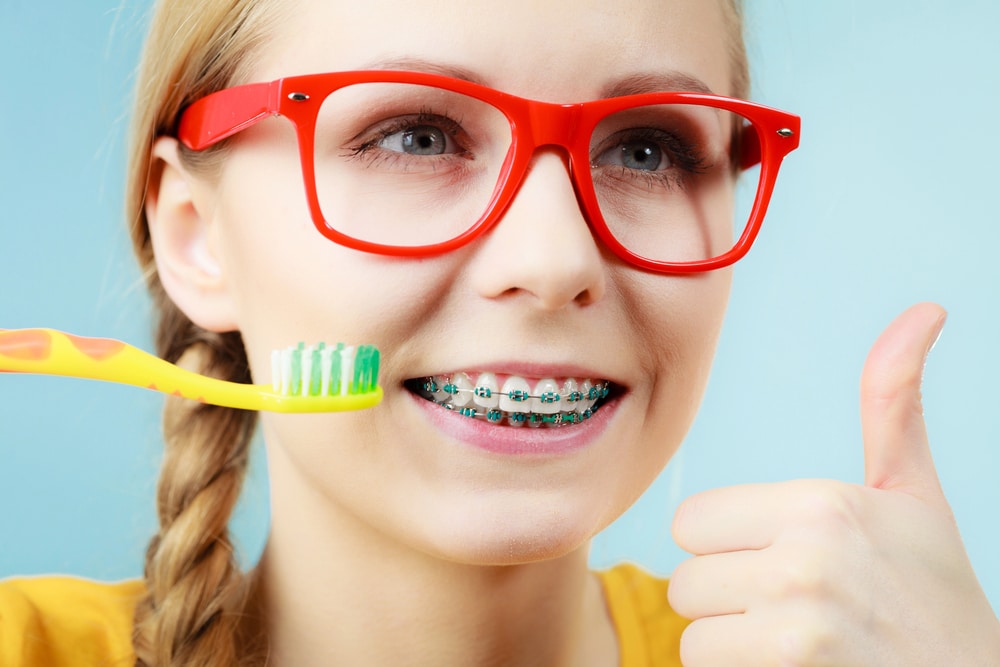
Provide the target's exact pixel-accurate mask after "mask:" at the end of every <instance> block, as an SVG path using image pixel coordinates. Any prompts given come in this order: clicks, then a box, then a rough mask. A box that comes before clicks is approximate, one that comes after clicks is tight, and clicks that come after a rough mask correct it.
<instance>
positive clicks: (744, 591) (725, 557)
mask: <svg viewBox="0 0 1000 667" xmlns="http://www.w3.org/2000/svg"><path fill="white" fill-rule="evenodd" d="M760 553H761V552H759V551H734V552H729V553H720V554H711V555H708V556H696V557H694V558H689V559H687V560H686V561H684V562H682V563H681V564H680V565H678V566H677V568H676V569H675V570H674V572H673V574H672V575H670V587H669V588H668V589H667V600H668V601H669V602H670V606H671V607H672V608H673V610H674V611H676V612H677V613H678V614H680V615H681V616H683V617H684V618H690V619H696V618H705V617H706V616H724V615H727V614H740V613H743V612H744V611H746V610H747V609H748V608H749V605H750V603H751V601H752V600H755V599H757V598H759V595H758V594H757V593H756V592H755V591H756V589H757V588H758V587H759V586H760V574H761V573H760V567H759V565H760V563H759V561H760Z"/></svg>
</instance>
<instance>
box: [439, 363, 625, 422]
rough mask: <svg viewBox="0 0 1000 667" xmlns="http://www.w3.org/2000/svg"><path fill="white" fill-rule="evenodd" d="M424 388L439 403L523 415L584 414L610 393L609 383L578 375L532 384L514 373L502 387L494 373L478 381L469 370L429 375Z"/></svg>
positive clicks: (487, 374)
mask: <svg viewBox="0 0 1000 667" xmlns="http://www.w3.org/2000/svg"><path fill="white" fill-rule="evenodd" d="M424 390H425V391H426V392H427V393H428V394H429V395H430V397H431V398H433V400H435V401H436V402H438V403H441V404H442V405H447V406H451V407H455V408H464V407H467V406H469V405H470V403H471V404H472V405H475V406H477V407H479V408H482V409H483V410H492V409H500V410H503V411H504V412H513V413H523V414H529V413H536V414H543V415H554V414H557V413H560V412H577V413H580V414H583V413H586V412H588V411H589V410H590V409H591V408H593V407H594V403H596V402H597V400H598V399H599V398H603V397H604V396H607V394H608V383H607V382H603V381H596V382H595V381H593V380H589V379H585V380H582V381H577V380H576V379H575V378H567V379H565V380H563V381H562V382H557V381H556V380H555V379H553V378H543V379H541V380H538V381H536V382H535V384H534V387H532V385H531V383H530V382H529V381H528V380H527V379H525V378H523V377H520V376H517V375H511V376H508V377H507V378H506V379H505V380H504V382H503V386H502V387H501V386H500V382H499V380H498V378H497V376H496V375H495V374H494V373H480V374H479V376H478V377H477V378H476V380H475V382H473V381H472V378H470V377H469V375H468V374H467V373H455V374H453V375H451V376H435V377H431V378H427V379H426V380H425V381H424Z"/></svg>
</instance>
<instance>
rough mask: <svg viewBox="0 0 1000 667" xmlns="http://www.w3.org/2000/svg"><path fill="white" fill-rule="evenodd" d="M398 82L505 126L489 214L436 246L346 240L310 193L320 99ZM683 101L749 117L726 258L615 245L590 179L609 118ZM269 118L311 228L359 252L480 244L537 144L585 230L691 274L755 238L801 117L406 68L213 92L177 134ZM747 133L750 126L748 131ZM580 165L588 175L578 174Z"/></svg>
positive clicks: (655, 264)
mask: <svg viewBox="0 0 1000 667" xmlns="http://www.w3.org/2000/svg"><path fill="white" fill-rule="evenodd" d="M365 83H402V84H414V85H423V86H430V87H434V88H439V89H442V90H447V91H451V92H455V93H460V94H462V95H467V96H469V97H471V98H474V99H477V100H480V101H482V102H485V103H486V104H489V105H490V106H492V107H494V108H495V109H497V110H498V111H500V113H502V114H503V115H504V116H505V117H506V118H507V120H508V122H509V123H510V128H511V145H510V148H509V149H508V151H507V155H506V157H505V159H504V163H503V166H502V167H501V170H500V173H499V175H498V180H497V185H496V187H495V190H494V193H493V196H492V197H491V199H490V201H489V203H488V204H487V206H486V210H485V211H484V212H483V214H482V215H481V216H480V218H479V219H478V220H477V221H475V222H474V223H473V224H472V225H471V226H470V227H469V228H468V229H467V230H466V231H465V232H463V233H462V234H460V235H458V236H456V237H454V238H452V239H449V240H447V241H442V242H439V243H433V244H428V245H421V246H393V245H386V244H382V243H374V242H371V241H364V240H361V239H357V238H354V237H352V236H348V235H346V234H344V233H342V232H339V231H337V230H336V229H334V228H333V226H332V225H330V223H328V222H327V221H326V217H325V216H324V215H323V212H322V208H321V206H320V203H319V196H318V194H317V190H316V175H315V160H314V145H315V131H316V119H317V118H318V116H319V112H320V109H321V107H322V105H323V103H324V102H325V100H326V98H327V97H328V96H329V95H330V94H332V93H333V92H335V91H337V90H339V89H341V88H344V87H347V86H350V85H356V84H365ZM654 104H656V105H662V104H682V105H697V106H707V107H711V108H715V109H721V110H724V111H729V112H732V113H735V114H737V115H738V116H742V117H743V118H745V119H746V120H748V121H750V123H749V125H745V126H744V128H743V131H742V133H741V135H740V137H739V141H740V152H741V155H740V156H739V157H740V164H739V165H738V167H739V169H740V170H746V169H749V168H751V167H754V166H756V165H757V164H760V168H761V172H760V176H759V181H758V185H757V191H756V195H755V199H754V204H753V207H752V209H751V211H750V218H749V220H748V221H747V223H746V226H745V227H744V229H743V233H742V234H741V235H740V237H739V238H738V239H737V240H736V242H735V245H734V246H733V247H732V248H731V249H730V250H729V251H728V252H726V253H723V254H721V255H718V256H715V257H711V258H708V259H704V260H696V261H688V262H664V261H659V260H653V259H650V258H648V257H644V256H642V255H639V254H636V253H634V252H632V251H631V250H629V249H628V248H626V247H625V246H624V245H622V244H621V243H620V242H619V241H618V239H616V238H615V236H614V234H612V232H611V230H610V229H609V228H608V225H607V223H606V221H605V220H604V216H603V215H602V214H601V210H600V205H599V203H598V199H597V193H596V191H595V189H594V183H593V179H592V178H588V177H586V176H581V172H583V173H586V174H589V173H590V168H591V164H590V162H591V157H590V145H589V143H590V138H591V134H592V132H593V130H594V128H595V127H596V126H597V124H598V123H599V122H600V121H601V120H602V119H604V118H606V117H607V116H609V115H611V114H613V113H616V112H619V111H624V110H626V109H630V108H635V107H639V106H646V105H654ZM271 116H284V117H285V118H287V119H288V120H289V121H291V122H292V124H293V125H294V126H295V130H296V135H297V138H298V143H299V157H300V162H301V167H302V175H303V180H304V182H305V190H306V201H307V204H308V207H309V211H310V214H311V216H312V220H313V224H314V226H315V227H316V229H317V230H318V231H319V232H320V233H321V234H322V235H323V236H325V237H326V238H328V239H330V240H331V241H333V242H334V243H337V244H339V245H342V246H345V247H348V248H352V249H355V250H360V251H363V252H369V253H375V254H379V255H389V256H396V257H427V256H432V255H437V254H442V253H446V252H450V251H452V250H455V249H457V248H460V247H462V246H464V245H466V244H468V243H470V242H472V241H473V240H474V239H476V238H479V237H480V236H482V235H483V234H485V233H486V232H487V231H489V229H491V228H492V227H493V226H494V225H495V224H496V223H497V222H498V221H499V220H500V218H501V217H502V216H503V213H504V211H505V210H506V209H507V207H508V206H509V205H510V203H511V202H512V201H513V199H514V197H515V195H516V193H517V191H518V189H519V188H520V185H521V183H522V181H523V180H524V177H525V175H526V174H527V171H528V167H529V165H530V163H531V160H532V159H533V157H534V155H535V153H536V151H538V149H539V148H542V147H547V146H555V147H559V148H562V149H563V150H564V151H565V152H566V156H567V158H568V166H569V172H570V179H571V181H572V183H573V186H574V190H575V192H576V195H577V199H578V201H579V203H580V205H581V208H582V212H583V213H584V218H585V219H586V221H587V224H588V226H589V227H590V229H591V231H592V232H593V233H594V234H596V235H597V237H598V238H599V239H600V240H601V242H602V243H603V244H604V245H605V246H606V247H607V248H609V249H610V250H611V251H612V252H613V253H614V254H615V255H617V256H618V257H620V258H621V259H623V260H624V261H626V262H628V263H629V264H632V265H634V266H638V267H640V268H642V269H645V270H648V271H652V272H657V273H681V274H683V273H697V272H703V271H711V270H715V269H720V268H723V267H726V266H730V265H731V264H733V263H735V262H737V261H738V260H740V259H742V258H743V257H744V256H745V255H746V254H747V252H748V251H749V250H750V247H751V246H752V245H753V242H754V241H755V240H756V238H757V235H758V233H759V231H760V227H761V225H762V223H763V220H764V216H765V213H766V212H767V208H768V205H769V203H770V201H771V195H772V193H773V191H774V185H775V182H776V180H777V177H778V170H779V168H780V167H781V163H782V160H783V159H784V158H785V156H786V155H788V154H789V153H790V152H791V151H793V150H795V148H797V147H798V145H799V131H800V127H801V119H800V118H799V117H798V116H796V115H794V114H791V113H788V112H785V111H780V110H778V109H774V108H772V107H768V106H764V105H761V104H758V103H755V102H750V101H747V100H742V99H738V98H733V97H725V96H722V95H714V94H709V93H701V92H652V93H640V94H636V95H627V96H620V97H610V98H605V99H598V100H592V101H588V102H578V103H574V104H558V103H553V102H543V101H538V100H531V99H527V98H523V97H518V96H516V95H512V94H510V93H505V92H503V91H499V90H496V89H493V88H489V87H487V86H483V85H480V84H477V83H474V82H471V81H467V80H465V79H458V78H454V77H450V76H445V75H442V74H435V73H430V72H419V71H406V70H355V71H342V72H327V73H321V74H305V75H299V76H289V77H283V78H280V79H275V80H274V81H271V82H267V83H250V84H244V85H240V86H234V87H231V88H225V89H222V90H219V91H216V92H214V93H210V94H208V95H206V96H204V97H202V98H200V99H198V100H196V101H195V102H193V103H191V104H190V105H189V106H188V107H187V108H185V109H184V110H183V112H182V113H181V116H180V121H179V123H178V126H177V132H176V138H177V139H178V140H179V141H180V142H181V143H182V144H183V145H184V146H186V147H187V148H188V149H190V150H193V151H203V150H206V149H207V148H209V147H211V146H213V145H215V144H217V143H219V142H220V141H222V140H224V139H227V138H229V137H232V136H233V135H235V134H238V133H239V132H242V131H243V130H246V129H247V128H249V127H252V126H254V125H256V124H257V123H259V122H260V121H262V120H264V119H265V118H269V117H271ZM750 130H753V131H752V132H751V131H750ZM579 165H583V166H584V167H585V169H579V168H578V167H579Z"/></svg>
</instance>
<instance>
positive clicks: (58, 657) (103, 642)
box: [0, 576, 144, 667]
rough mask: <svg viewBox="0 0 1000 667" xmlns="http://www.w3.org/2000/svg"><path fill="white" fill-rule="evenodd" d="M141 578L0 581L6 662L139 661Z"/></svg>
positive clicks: (0, 648) (0, 644) (1, 648)
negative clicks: (135, 630)
mask: <svg viewBox="0 0 1000 667" xmlns="http://www.w3.org/2000/svg"><path fill="white" fill-rule="evenodd" d="M143 592H144V591H143V585H142V582H141V581H125V582H120V583H113V584H108V583H100V582H96V581H90V580H87V579H79V578H75V577H65V576H52V577H49V576H46V577H30V578H15V579H6V580H3V581H0V664H3V665H26V666H32V665H46V666H49V665H51V666H53V667H58V666H60V665H86V666H88V667H89V666H90V665H95V666H101V667H114V666H119V665H131V664H134V662H135V655H134V653H133V651H132V618H133V614H134V611H135V606H136V603H137V602H138V601H139V599H140V598H141V597H142V595H143Z"/></svg>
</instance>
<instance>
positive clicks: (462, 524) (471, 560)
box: [424, 504, 614, 566]
mask: <svg viewBox="0 0 1000 667" xmlns="http://www.w3.org/2000/svg"><path fill="white" fill-rule="evenodd" d="M541 507H544V506H541ZM541 507H540V505H539V504H535V505H534V507H533V508H526V509H525V508H521V509H519V510H515V509H513V508H509V507H508V508H506V510H507V511H496V508H494V511H483V512H476V511H474V510H473V508H471V507H469V508H467V509H470V510H472V511H469V512H468V513H467V514H465V515H464V516H454V513H453V514H452V516H451V517H449V518H447V519H441V520H440V521H438V522H436V523H435V525H433V526H428V528H427V530H428V533H426V534H425V536H424V537H425V539H427V540H428V541H429V542H430V546H429V548H427V551H428V552H430V553H431V554H432V555H435V556H437V557H439V558H441V559H443V560H447V561H451V562H457V563H465V564H468V565H476V566H512V565H523V564H527V563H536V562H539V561H546V560H554V559H558V558H562V557H565V556H567V555H570V554H572V553H575V552H577V551H579V550H580V549H581V548H586V547H587V546H589V544H590V540H591V538H592V537H593V536H594V535H596V534H597V533H598V532H599V531H600V530H602V529H603V528H604V525H605V524H606V523H609V522H610V519H609V520H608V521H607V522H602V523H600V524H595V523H594V516H593V512H592V511H591V512H590V513H589V514H588V512H586V511H585V510H584V509H583V508H576V509H577V511H576V512H575V513H574V512H572V511H567V510H568V509H569V508H567V507H566V506H563V507H560V508H558V509H555V510H551V511H546V510H545V509H542V508H541ZM591 509H592V508H591ZM611 518H612V519H613V518H614V517H611Z"/></svg>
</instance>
